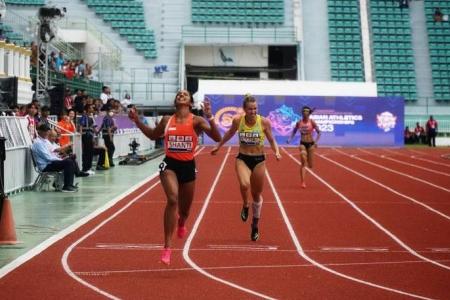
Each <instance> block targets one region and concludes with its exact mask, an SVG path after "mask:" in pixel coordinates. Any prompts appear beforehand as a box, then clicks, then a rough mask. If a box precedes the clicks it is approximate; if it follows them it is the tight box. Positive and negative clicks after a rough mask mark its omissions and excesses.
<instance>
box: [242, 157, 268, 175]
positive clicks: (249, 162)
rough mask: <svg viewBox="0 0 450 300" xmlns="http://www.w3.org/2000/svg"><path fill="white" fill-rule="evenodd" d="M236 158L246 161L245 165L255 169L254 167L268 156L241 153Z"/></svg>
mask: <svg viewBox="0 0 450 300" xmlns="http://www.w3.org/2000/svg"><path fill="white" fill-rule="evenodd" d="M236 159H240V160H242V161H243V162H244V163H245V165H246V166H247V167H248V168H249V169H250V170H251V171H253V169H254V168H255V167H256V165H258V164H259V163H262V162H263V161H265V160H266V156H265V155H246V154H242V153H239V154H238V155H237V156H236Z"/></svg>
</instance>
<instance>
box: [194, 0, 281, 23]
mask: <svg viewBox="0 0 450 300" xmlns="http://www.w3.org/2000/svg"><path fill="white" fill-rule="evenodd" d="M192 22H193V23H223V24H253V25H281V24H283V23H284V1H283V0H262V1H254V0H253V1H251V0H250V1H233V0H227V1H205V0H193V1H192Z"/></svg>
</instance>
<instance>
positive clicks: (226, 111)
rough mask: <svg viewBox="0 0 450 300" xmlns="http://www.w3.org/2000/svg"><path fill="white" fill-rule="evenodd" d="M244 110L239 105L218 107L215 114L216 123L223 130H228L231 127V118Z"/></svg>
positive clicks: (241, 113)
mask: <svg viewBox="0 0 450 300" xmlns="http://www.w3.org/2000/svg"><path fill="white" fill-rule="evenodd" d="M243 114H244V110H243V109H242V108H241V107H236V106H228V107H224V108H222V109H220V110H219V111H218V112H216V114H215V120H216V124H218V125H219V127H220V129H222V130H223V131H226V130H228V129H229V128H230V127H231V123H232V122H233V118H234V117H235V116H237V115H243Z"/></svg>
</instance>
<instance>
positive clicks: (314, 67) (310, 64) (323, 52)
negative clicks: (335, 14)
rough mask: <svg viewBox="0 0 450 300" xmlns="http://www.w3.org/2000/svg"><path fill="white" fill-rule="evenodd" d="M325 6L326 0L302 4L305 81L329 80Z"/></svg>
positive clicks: (328, 46) (328, 47)
mask: <svg viewBox="0 0 450 300" xmlns="http://www.w3.org/2000/svg"><path fill="white" fill-rule="evenodd" d="M327 5H328V3H327V0H315V1H303V3H302V8H303V34H304V40H303V45H304V67H305V80H314V81H329V80H331V75H330V70H331V68H330V53H329V52H330V50H329V49H330V45H329V40H328V14H327Z"/></svg>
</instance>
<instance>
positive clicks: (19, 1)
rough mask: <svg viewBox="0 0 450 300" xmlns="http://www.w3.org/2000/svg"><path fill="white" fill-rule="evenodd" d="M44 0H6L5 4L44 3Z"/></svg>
mask: <svg viewBox="0 0 450 300" xmlns="http://www.w3.org/2000/svg"><path fill="white" fill-rule="evenodd" d="M45 1H46V0H6V1H5V3H6V4H16V5H45Z"/></svg>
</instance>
